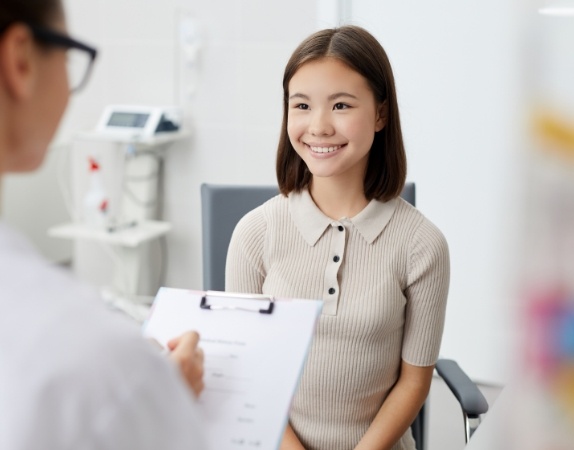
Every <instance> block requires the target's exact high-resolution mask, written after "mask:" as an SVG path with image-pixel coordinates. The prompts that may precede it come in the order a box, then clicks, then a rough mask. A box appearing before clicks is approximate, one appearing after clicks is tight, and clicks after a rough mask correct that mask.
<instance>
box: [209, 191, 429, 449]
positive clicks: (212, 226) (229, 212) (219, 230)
mask: <svg viewBox="0 0 574 450" xmlns="http://www.w3.org/2000/svg"><path fill="white" fill-rule="evenodd" d="M278 193H279V189H278V188H277V186H240V185H219V184H206V183H204V184H202V185H201V222H202V243H203V249H202V251H203V289H204V290H206V291H207V290H211V291H224V290H225V261H226V259H227V249H228V247H229V241H230V240H231V235H232V233H233V230H234V229H235V225H236V224H237V222H239V219H241V218H242V217H243V216H244V215H245V214H247V213H248V212H249V211H251V210H252V209H254V208H256V207H257V206H259V205H261V204H263V203H265V201H267V200H269V199H270V198H271V197H274V196H275V195H277V194H278ZM401 197H402V198H403V199H405V200H406V201H408V202H409V203H410V204H411V205H413V206H415V200H416V190H415V184H414V183H406V184H405V187H404V189H403V191H402V192H401ZM425 420H426V416H425V406H424V405H423V407H422V409H421V411H420V412H419V415H418V416H417V418H416V419H415V421H414V422H413V424H412V425H411V429H412V432H413V437H414V439H415V442H416V445H417V449H418V450H425V443H426V436H425V434H426V433H425V430H426V421H425Z"/></svg>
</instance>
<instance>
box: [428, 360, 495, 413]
mask: <svg viewBox="0 0 574 450" xmlns="http://www.w3.org/2000/svg"><path fill="white" fill-rule="evenodd" d="M436 371H437V372H438V374H439V376H440V377H441V378H442V379H443V380H444V382H445V383H446V384H447V386H448V387H449V389H450V390H451V392H452V393H453V394H454V396H455V397H456V399H457V400H458V402H459V403H460V407H461V408H462V411H463V413H464V414H465V415H466V416H468V417H478V416H480V415H481V414H484V413H486V412H487V411H488V403H487V401H486V399H485V398H484V395H482V392H480V390H479V389H478V387H477V386H476V384H474V382H473V381H472V380H471V379H470V378H469V377H468V376H467V375H466V374H465V373H464V372H463V370H462V369H461V368H460V367H459V365H458V364H457V363H456V362H455V361H452V360H450V359H439V360H438V361H437V363H436Z"/></svg>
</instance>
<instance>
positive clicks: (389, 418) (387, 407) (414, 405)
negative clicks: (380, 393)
mask: <svg viewBox="0 0 574 450" xmlns="http://www.w3.org/2000/svg"><path fill="white" fill-rule="evenodd" d="M433 370H434V366H429V367H417V366H413V365H411V364H408V363H406V362H404V361H402V363H401V374H400V375H399V379H398V380H397V383H396V384H395V386H394V387H393V388H392V389H391V392H390V393H389V395H388V396H387V398H386V400H385V401H384V403H383V405H382V406H381V409H380V410H379V412H378V413H377V415H376V416H375V419H374V420H373V422H372V423H371V426H370V427H369V429H368V430H367V432H366V433H365V435H364V436H363V438H362V439H361V440H360V442H359V444H358V445H357V446H356V447H355V450H384V449H390V448H392V446H393V445H394V444H395V443H396V442H397V441H398V440H399V439H400V438H401V436H402V435H403V434H404V433H405V432H406V431H407V429H408V428H409V427H410V426H411V424H412V423H413V421H414V420H415V417H416V416H417V414H418V412H419V410H420V409H421V407H422V405H423V403H424V402H425V400H426V398H427V395H428V393H429V389H430V385H431V381H432V375H433ZM282 450H283V449H282Z"/></svg>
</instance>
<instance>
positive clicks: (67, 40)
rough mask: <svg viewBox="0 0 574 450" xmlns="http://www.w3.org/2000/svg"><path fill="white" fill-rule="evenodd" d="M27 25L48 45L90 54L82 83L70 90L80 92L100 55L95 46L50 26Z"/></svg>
mask: <svg viewBox="0 0 574 450" xmlns="http://www.w3.org/2000/svg"><path fill="white" fill-rule="evenodd" d="M27 25H28V27H29V28H30V30H31V31H32V34H33V35H34V38H35V39H37V40H38V41H40V42H43V43H45V44H48V45H54V46H56V47H61V48H64V49H66V50H67V49H71V48H73V49H77V50H81V51H83V52H85V53H87V54H88V55H89V57H90V59H89V62H88V67H87V68H86V73H85V74H84V77H83V78H82V80H81V82H80V84H78V85H77V86H75V87H74V88H73V89H71V90H70V92H78V91H79V90H81V89H82V88H83V87H84V86H85V85H86V83H87V82H88V79H89V78H90V75H91V73H92V68H93V66H94V61H95V60H96V56H97V55H98V51H97V50H96V49H95V48H94V47H91V46H89V45H87V44H84V43H83V42H80V41H78V40H76V39H73V38H71V37H70V36H67V35H65V34H63V33H59V32H57V31H53V30H50V29H48V28H44V27H39V26H36V25H32V24H27Z"/></svg>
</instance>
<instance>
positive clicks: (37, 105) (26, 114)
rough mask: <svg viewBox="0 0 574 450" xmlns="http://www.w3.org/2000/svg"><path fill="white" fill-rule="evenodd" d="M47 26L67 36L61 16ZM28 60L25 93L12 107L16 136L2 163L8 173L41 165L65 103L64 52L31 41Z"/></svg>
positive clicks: (65, 72) (66, 89) (65, 70)
mask: <svg viewBox="0 0 574 450" xmlns="http://www.w3.org/2000/svg"><path fill="white" fill-rule="evenodd" d="M48 27H49V28H51V29H52V30H54V31H59V32H63V33H66V25H65V21H64V18H63V17H62V18H61V19H60V20H58V21H56V22H54V23H53V24H51V25H48ZM30 61H31V66H30V67H31V72H30V73H31V75H30V81H29V85H28V90H27V92H26V95H25V96H24V97H23V98H21V99H19V101H18V103H17V104H15V108H14V109H15V110H17V114H15V116H14V119H13V120H14V121H17V122H18V123H14V128H13V129H14V130H15V131H14V133H16V134H17V135H15V136H13V141H12V142H13V143H14V145H13V146H12V148H10V149H8V152H9V153H8V154H7V155H6V156H7V158H6V161H4V169H5V171H7V172H28V171H32V170H35V169H36V168H38V166H40V164H41V163H42V161H43V160H44V157H45V155H46V152H47V148H48V146H49V145H50V142H51V141H52V139H53V137H54V135H55V133H56V130H57V129H58V125H59V123H60V120H61V119H62V116H63V114H64V111H65V109H66V106H67V104H68V99H69V88H68V75H67V68H66V51H65V50H64V49H61V48H58V47H50V46H43V45H40V44H39V43H37V42H33V43H32V45H31V52H30Z"/></svg>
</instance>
